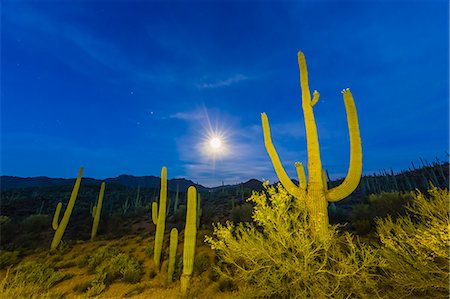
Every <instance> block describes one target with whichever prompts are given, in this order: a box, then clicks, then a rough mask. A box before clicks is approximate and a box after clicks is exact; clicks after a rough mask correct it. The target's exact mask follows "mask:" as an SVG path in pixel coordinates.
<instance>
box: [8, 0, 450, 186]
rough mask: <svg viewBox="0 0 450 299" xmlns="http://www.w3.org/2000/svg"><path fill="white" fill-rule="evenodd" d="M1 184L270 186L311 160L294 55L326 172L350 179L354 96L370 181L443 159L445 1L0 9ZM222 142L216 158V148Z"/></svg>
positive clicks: (61, 4)
mask: <svg viewBox="0 0 450 299" xmlns="http://www.w3.org/2000/svg"><path fill="white" fill-rule="evenodd" d="M1 5H2V6H1V163H2V164H1V174H2V175H13V176H23V177H28V176H49V177H75V176H76V174H77V171H78V168H79V167H80V166H81V165H82V166H84V167H85V171H84V176H87V177H93V178H98V179H103V178H107V177H115V176H118V175H120V174H131V175H136V176H142V175H157V176H159V175H160V171H161V167H162V166H163V165H165V166H167V167H168V177H169V178H176V177H178V178H179V177H185V178H187V179H191V180H193V181H194V182H198V183H200V184H203V185H205V186H215V185H220V184H222V181H224V183H225V184H234V183H237V182H241V181H246V180H248V179H251V178H256V179H259V180H262V179H269V180H270V181H271V182H274V181H277V179H276V175H275V172H274V170H273V167H272V164H271V162H270V159H269V156H268V154H267V152H266V150H265V148H264V142H263V134H262V129H261V119H260V115H261V112H266V113H267V115H268V117H269V121H270V124H271V129H272V138H273V141H274V144H275V147H276V148H277V150H278V153H279V155H280V158H281V160H282V162H283V164H284V165H285V168H286V170H287V172H288V173H289V174H290V175H291V176H292V177H294V178H295V177H296V172H295V167H294V162H295V161H300V162H304V163H306V162H307V156H306V139H305V131H304V124H303V112H302V110H301V93H300V87H299V71H298V65H297V52H298V51H299V50H301V51H303V52H304V53H305V55H306V60H307V63H308V71H309V82H310V88H311V91H312V90H314V89H317V90H318V91H319V92H320V94H321V98H320V101H319V103H318V104H317V105H316V106H315V107H314V111H315V117H316V121H317V126H318V132H319V142H320V147H321V155H322V162H323V166H324V168H325V169H327V170H328V171H329V173H330V175H331V177H332V178H338V177H343V176H345V174H346V172H347V168H348V163H349V137H348V128H347V120H346V114H345V107H344V103H343V99H342V95H341V93H340V91H341V90H342V89H344V88H347V87H350V89H351V91H352V93H353V95H354V98H355V103H356V108H357V110H358V116H359V121H360V129H361V139H362V142H363V172H364V173H365V174H371V173H373V172H378V170H380V169H383V168H385V169H390V168H392V169H393V170H394V171H400V170H402V169H407V168H408V166H409V165H410V163H411V161H414V162H415V163H416V165H417V164H420V163H418V161H419V157H422V158H424V159H426V160H428V161H432V160H434V159H435V157H439V158H440V159H441V160H448V155H447V153H446V152H447V151H448V147H449V72H448V68H449V29H448V26H449V21H448V14H449V7H448V1H399V2H393V1H373V2H368V1H359V2H356V1H355V2H342V1H332V2H326V1H299V2H280V1H276V2H275V1H273V2H270V1H265V2H258V1H246V2H239V1H232V2H231V1H230V2H227V1H225V2H223V3H219V2H218V1H214V2H213V1H193V2H188V1H183V2H174V1H169V2H166V3H163V1H130V2H128V1H54V2H51V1H32V2H27V1H2V4H1ZM215 135H218V136H220V138H221V139H222V140H221V141H222V145H223V147H222V148H221V151H220V152H218V153H215V154H214V153H212V152H211V150H210V149H209V147H208V142H209V139H210V138H211V137H212V136H215Z"/></svg>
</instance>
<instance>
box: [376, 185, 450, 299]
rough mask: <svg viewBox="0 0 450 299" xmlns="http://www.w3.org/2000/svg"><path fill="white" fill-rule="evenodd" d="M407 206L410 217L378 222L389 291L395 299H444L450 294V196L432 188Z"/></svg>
mask: <svg viewBox="0 0 450 299" xmlns="http://www.w3.org/2000/svg"><path fill="white" fill-rule="evenodd" d="M428 192H429V194H430V195H429V198H427V197H426V196H425V195H424V194H422V193H420V192H419V193H417V194H416V195H415V200H414V201H413V202H412V203H411V204H409V205H408V206H407V210H408V212H409V215H405V216H402V217H399V218H397V220H395V221H394V220H392V218H391V217H387V218H386V219H380V220H378V221H377V232H378V235H379V237H380V240H381V242H382V244H383V247H382V249H381V254H382V256H383V257H384V259H385V260H386V264H385V265H383V267H382V269H383V270H384V272H385V273H386V278H385V279H384V283H385V284H386V285H387V287H386V288H385V289H387V290H389V291H390V294H389V295H390V296H391V297H392V298H412V297H414V298H417V297H421V298H444V297H447V296H448V294H449V284H448V281H449V271H448V266H449V262H450V259H449V254H450V252H449V245H450V244H449V233H450V221H449V206H448V199H449V192H448V191H447V190H439V189H437V188H432V189H431V190H429V191H428Z"/></svg>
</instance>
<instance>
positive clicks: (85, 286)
mask: <svg viewBox="0 0 450 299" xmlns="http://www.w3.org/2000/svg"><path fill="white" fill-rule="evenodd" d="M91 285H92V282H91V281H84V282H82V283H79V284H77V285H75V286H74V287H73V290H74V291H75V292H77V293H84V292H86V291H87V290H88V289H89V288H90V287H91Z"/></svg>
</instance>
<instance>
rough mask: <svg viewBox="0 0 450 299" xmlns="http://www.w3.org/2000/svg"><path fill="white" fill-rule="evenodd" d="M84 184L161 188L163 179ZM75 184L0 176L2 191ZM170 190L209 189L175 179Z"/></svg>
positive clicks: (126, 178)
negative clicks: (114, 184) (193, 187)
mask: <svg viewBox="0 0 450 299" xmlns="http://www.w3.org/2000/svg"><path fill="white" fill-rule="evenodd" d="M81 182H82V184H87V185H100V184H101V182H106V183H107V184H108V183H116V184H120V185H123V186H126V187H130V188H137V187H138V186H140V187H141V188H159V187H160V184H161V178H159V177H156V176H138V177H137V176H133V175H125V174H124V175H119V176H118V177H115V178H107V179H104V180H98V179H93V178H82V180H81ZM73 184H75V178H72V179H62V178H49V177H44V176H40V177H27V178H22V177H15V176H0V190H2V191H5V190H10V189H21V188H33V187H57V186H65V185H73ZM167 185H168V189H169V190H171V191H176V189H177V185H179V188H180V191H181V192H185V191H186V190H187V189H188V188H189V186H195V187H196V188H197V190H199V191H204V190H207V189H209V188H207V187H204V186H202V185H199V184H195V183H194V182H193V181H191V180H186V179H184V178H175V179H171V180H168V181H167Z"/></svg>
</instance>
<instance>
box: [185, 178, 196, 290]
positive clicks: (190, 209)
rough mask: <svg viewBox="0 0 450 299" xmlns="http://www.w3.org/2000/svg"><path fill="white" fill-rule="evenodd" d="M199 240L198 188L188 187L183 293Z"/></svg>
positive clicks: (186, 286) (189, 277)
mask: <svg viewBox="0 0 450 299" xmlns="http://www.w3.org/2000/svg"><path fill="white" fill-rule="evenodd" d="M196 240H197V190H196V189H195V187H194V186H191V187H189V189H188V198H187V212H186V226H185V228H184V247H183V274H182V275H181V293H182V294H183V295H186V293H187V289H188V285H189V281H190V279H191V276H192V272H193V270H194V257H195V242H196Z"/></svg>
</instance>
